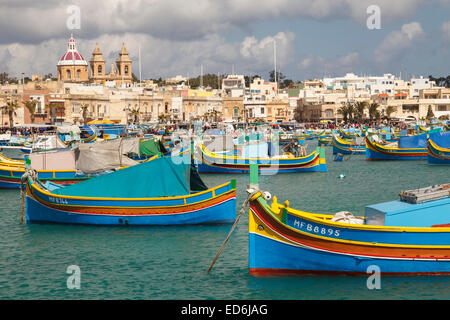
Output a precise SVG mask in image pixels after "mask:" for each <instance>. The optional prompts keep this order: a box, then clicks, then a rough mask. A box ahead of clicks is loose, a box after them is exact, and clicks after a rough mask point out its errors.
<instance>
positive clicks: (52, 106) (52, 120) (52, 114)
mask: <svg viewBox="0 0 450 320" xmlns="http://www.w3.org/2000/svg"><path fill="white" fill-rule="evenodd" d="M57 107H58V104H57V103H54V102H50V103H49V104H48V105H47V107H46V109H47V110H49V117H50V123H51V124H52V125H54V124H55V122H56V108H57Z"/></svg>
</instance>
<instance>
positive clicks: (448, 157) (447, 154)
mask: <svg viewBox="0 0 450 320" xmlns="http://www.w3.org/2000/svg"><path fill="white" fill-rule="evenodd" d="M428 163H429V164H444V165H446V164H447V165H449V164H450V149H448V148H442V147H440V146H438V145H437V144H436V143H434V142H433V141H432V140H430V139H428Z"/></svg>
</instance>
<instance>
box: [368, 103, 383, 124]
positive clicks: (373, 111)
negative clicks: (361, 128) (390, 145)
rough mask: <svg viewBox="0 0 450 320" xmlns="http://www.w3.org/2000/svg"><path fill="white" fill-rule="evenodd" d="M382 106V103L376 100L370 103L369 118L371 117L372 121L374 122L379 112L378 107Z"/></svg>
mask: <svg viewBox="0 0 450 320" xmlns="http://www.w3.org/2000/svg"><path fill="white" fill-rule="evenodd" d="M379 107H380V105H379V104H378V103H376V102H372V103H371V104H369V107H368V109H369V118H370V122H372V121H373V120H374V119H375V118H376V116H377V113H379V111H378V108H379Z"/></svg>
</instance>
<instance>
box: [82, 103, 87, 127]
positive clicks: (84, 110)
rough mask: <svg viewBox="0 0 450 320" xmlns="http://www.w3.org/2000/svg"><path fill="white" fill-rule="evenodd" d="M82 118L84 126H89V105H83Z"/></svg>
mask: <svg viewBox="0 0 450 320" xmlns="http://www.w3.org/2000/svg"><path fill="white" fill-rule="evenodd" d="M80 109H81V116H82V117H83V125H87V118H88V117H87V115H88V111H89V104H87V103H85V104H82V105H81V107H80Z"/></svg>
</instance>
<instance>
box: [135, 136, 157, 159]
mask: <svg viewBox="0 0 450 320" xmlns="http://www.w3.org/2000/svg"><path fill="white" fill-rule="evenodd" d="M139 152H140V153H141V156H146V157H152V156H154V155H157V154H158V153H160V152H161V149H160V146H159V141H155V140H145V141H141V142H139Z"/></svg>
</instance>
